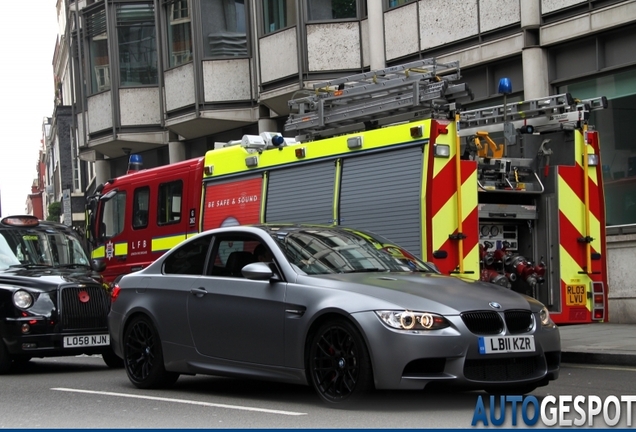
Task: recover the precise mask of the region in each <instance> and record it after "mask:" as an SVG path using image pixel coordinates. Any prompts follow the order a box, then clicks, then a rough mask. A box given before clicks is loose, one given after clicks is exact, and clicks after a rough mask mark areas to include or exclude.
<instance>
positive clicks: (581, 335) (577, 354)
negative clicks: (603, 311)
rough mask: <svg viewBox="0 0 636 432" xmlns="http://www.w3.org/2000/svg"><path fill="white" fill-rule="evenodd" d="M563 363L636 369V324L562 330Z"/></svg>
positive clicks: (560, 328)
mask: <svg viewBox="0 0 636 432" xmlns="http://www.w3.org/2000/svg"><path fill="white" fill-rule="evenodd" d="M559 331H560V333H561V361H562V362H563V363H578V364H604V365H618V366H636V324H613V323H593V324H574V325H561V326H559Z"/></svg>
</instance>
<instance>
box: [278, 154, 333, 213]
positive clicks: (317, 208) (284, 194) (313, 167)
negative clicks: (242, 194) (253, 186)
mask: <svg viewBox="0 0 636 432" xmlns="http://www.w3.org/2000/svg"><path fill="white" fill-rule="evenodd" d="M334 177H335V164H334V161H326V162H319V163H315V164H303V165H300V166H296V167H292V168H284V169H280V170H275V171H270V176H269V185H268V190H267V209H266V212H265V220H266V221H267V222H305V223H320V224H331V223H332V221H333V191H334Z"/></svg>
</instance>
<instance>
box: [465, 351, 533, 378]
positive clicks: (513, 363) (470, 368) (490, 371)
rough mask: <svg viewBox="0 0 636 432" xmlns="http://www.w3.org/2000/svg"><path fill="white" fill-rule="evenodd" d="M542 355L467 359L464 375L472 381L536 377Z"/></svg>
mask: <svg viewBox="0 0 636 432" xmlns="http://www.w3.org/2000/svg"><path fill="white" fill-rule="evenodd" d="M540 362H541V357H540V356H534V357H517V358H503V359H466V361H465V362H464V376H465V377H466V379H469V380H472V381H496V382H499V381H514V380H522V379H529V378H536V377H537V372H539V371H540V364H541V363H540Z"/></svg>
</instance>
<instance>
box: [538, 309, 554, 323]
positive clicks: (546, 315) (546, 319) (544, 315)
mask: <svg viewBox="0 0 636 432" xmlns="http://www.w3.org/2000/svg"><path fill="white" fill-rule="evenodd" d="M539 320H540V321H541V325H542V326H553V325H554V323H553V322H552V320H551V319H550V312H548V308H546V307H545V306H543V307H542V308H541V310H540V311H539Z"/></svg>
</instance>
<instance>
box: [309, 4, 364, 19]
mask: <svg viewBox="0 0 636 432" xmlns="http://www.w3.org/2000/svg"><path fill="white" fill-rule="evenodd" d="M307 2H308V13H309V20H310V21H327V20H338V19H351V18H357V17H358V8H357V0H307Z"/></svg>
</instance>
